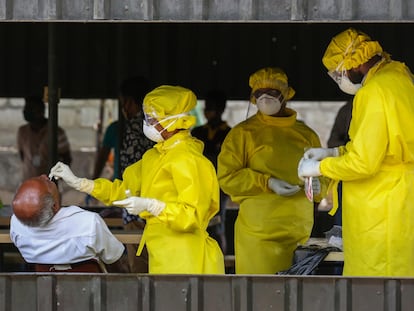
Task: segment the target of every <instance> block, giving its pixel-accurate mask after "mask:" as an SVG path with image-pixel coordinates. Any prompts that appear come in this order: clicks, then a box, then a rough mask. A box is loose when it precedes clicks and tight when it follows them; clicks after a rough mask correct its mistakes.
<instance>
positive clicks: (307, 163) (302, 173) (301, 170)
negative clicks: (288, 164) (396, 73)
mask: <svg viewBox="0 0 414 311" xmlns="http://www.w3.org/2000/svg"><path fill="white" fill-rule="evenodd" d="M320 163H321V162H320V161H315V160H313V159H305V158H302V159H301V160H300V162H299V165H298V176H299V178H300V179H302V180H305V178H306V177H315V176H321V171H320V170H319V166H320Z"/></svg>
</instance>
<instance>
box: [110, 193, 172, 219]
mask: <svg viewBox="0 0 414 311" xmlns="http://www.w3.org/2000/svg"><path fill="white" fill-rule="evenodd" d="M112 204H113V205H115V206H119V207H124V208H125V209H126V210H127V211H128V213H130V214H132V215H139V214H140V213H141V212H143V211H148V212H150V213H151V214H152V215H154V216H158V215H159V214H160V213H161V212H162V211H163V209H164V208H165V203H164V202H161V201H158V200H157V199H149V198H141V197H129V198H126V199H124V200H119V201H114V202H112Z"/></svg>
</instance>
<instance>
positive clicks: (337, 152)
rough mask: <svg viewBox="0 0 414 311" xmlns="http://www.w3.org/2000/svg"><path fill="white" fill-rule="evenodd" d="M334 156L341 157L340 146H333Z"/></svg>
mask: <svg viewBox="0 0 414 311" xmlns="http://www.w3.org/2000/svg"><path fill="white" fill-rule="evenodd" d="M332 151H333V156H334V157H339V148H338V147H335V148H333V150H332Z"/></svg>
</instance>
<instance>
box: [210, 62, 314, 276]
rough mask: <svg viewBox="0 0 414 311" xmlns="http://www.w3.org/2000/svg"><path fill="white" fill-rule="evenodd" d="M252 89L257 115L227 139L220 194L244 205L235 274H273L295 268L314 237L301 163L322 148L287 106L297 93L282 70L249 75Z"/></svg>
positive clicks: (238, 222)
mask: <svg viewBox="0 0 414 311" xmlns="http://www.w3.org/2000/svg"><path fill="white" fill-rule="evenodd" d="M249 85H250V87H251V98H250V100H251V102H252V103H253V104H256V105H257V108H258V112H257V113H256V114H255V115H254V116H252V117H250V118H249V119H247V120H245V121H243V122H241V123H239V124H237V125H236V126H235V127H233V128H232V129H231V130H230V132H229V133H228V135H227V136H226V139H225V140H224V142H223V144H222V147H221V152H220V154H219V157H218V178H219V183H220V187H221V188H222V190H223V191H224V192H225V193H227V194H228V195H230V196H231V200H232V201H234V202H236V203H238V204H239V206H240V209H239V213H238V216H237V219H236V223H235V238H234V239H235V241H234V244H235V261H236V273H237V274H274V273H277V272H279V271H282V270H286V269H288V268H289V267H290V266H291V265H292V260H293V253H294V250H295V248H296V247H297V246H298V243H304V242H306V241H307V240H308V238H309V236H310V233H311V230H312V225H313V204H312V202H310V201H308V199H307V198H306V196H305V193H304V191H303V190H304V189H303V182H302V181H301V180H300V179H299V178H298V174H297V165H298V162H299V160H300V158H301V156H302V155H303V152H304V149H305V148H309V147H320V140H319V137H318V135H317V134H316V133H315V132H314V131H313V130H312V129H310V128H309V127H308V126H306V125H305V124H304V123H303V122H301V121H299V120H297V119H296V112H295V111H294V110H292V109H289V108H286V102H287V101H288V100H290V99H291V98H292V97H293V95H294V94H295V91H294V90H293V88H292V87H290V86H289V85H288V77H287V75H286V74H285V72H284V71H283V70H281V69H280V68H272V67H267V68H263V69H260V70H258V71H257V72H255V73H253V74H252V75H251V76H250V79H249ZM316 180H318V179H316Z"/></svg>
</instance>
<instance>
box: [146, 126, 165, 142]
mask: <svg viewBox="0 0 414 311" xmlns="http://www.w3.org/2000/svg"><path fill="white" fill-rule="evenodd" d="M142 130H143V131H144V135H145V136H146V137H147V138H148V139H149V140H152V141H153V142H156V143H160V142H162V141H164V137H162V135H161V133H160V132H158V131H157V129H156V128H155V127H154V126H153V125H148V124H147V122H145V121H144V124H143V126H142Z"/></svg>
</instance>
